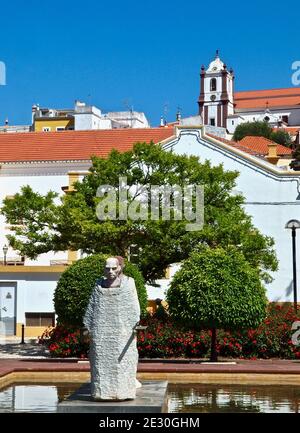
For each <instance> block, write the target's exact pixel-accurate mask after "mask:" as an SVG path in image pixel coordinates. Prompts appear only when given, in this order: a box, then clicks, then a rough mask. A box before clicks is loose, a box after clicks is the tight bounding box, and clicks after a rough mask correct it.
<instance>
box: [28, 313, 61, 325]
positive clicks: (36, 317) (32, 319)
mask: <svg viewBox="0 0 300 433" xmlns="http://www.w3.org/2000/svg"><path fill="white" fill-rule="evenodd" d="M25 323H26V326H54V325H55V313H25Z"/></svg>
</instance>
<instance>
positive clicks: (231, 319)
mask: <svg viewBox="0 0 300 433" xmlns="http://www.w3.org/2000/svg"><path fill="white" fill-rule="evenodd" d="M167 301H168V304H169V312H170V314H171V315H172V317H173V318H175V319H177V320H179V321H181V322H184V323H186V324H190V325H192V326H194V327H201V328H223V329H240V328H246V329H247V328H256V327H258V326H259V324H260V323H261V321H262V320H263V319H264V318H265V314H266V306H267V298H266V293H265V288H264V287H263V285H262V284H261V281H260V276H259V272H258V269H257V268H255V267H252V266H251V265H250V264H249V262H247V260H246V259H245V257H244V256H243V254H242V253H240V252H238V251H237V249H236V248H229V249H227V250H225V249H223V248H216V249H212V248H208V247H207V248H204V249H201V250H199V251H194V252H193V253H192V254H191V256H190V258H189V259H188V260H186V261H185V262H184V263H183V266H182V267H181V269H180V270H179V271H178V272H177V273H176V274H175V276H174V279H173V281H172V283H171V286H170V289H169V290H168V292H167Z"/></svg>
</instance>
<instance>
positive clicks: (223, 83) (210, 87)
mask: <svg viewBox="0 0 300 433" xmlns="http://www.w3.org/2000/svg"><path fill="white" fill-rule="evenodd" d="M233 81H234V74H233V70H232V69H230V70H229V71H228V70H227V66H226V65H225V63H223V62H222V61H221V59H220V57H219V52H218V50H217V52H216V56H215V59H214V60H213V61H212V62H210V64H209V67H208V68H207V69H206V70H205V67H204V66H202V67H201V72H200V95H199V99H198V104H199V114H200V116H201V117H202V121H203V124H204V125H211V126H220V127H223V128H226V123H227V117H228V116H229V115H230V114H234V101H233Z"/></svg>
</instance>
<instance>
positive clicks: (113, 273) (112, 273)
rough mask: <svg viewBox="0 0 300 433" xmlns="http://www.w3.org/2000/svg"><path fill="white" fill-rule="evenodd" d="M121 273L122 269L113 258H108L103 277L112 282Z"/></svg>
mask: <svg viewBox="0 0 300 433" xmlns="http://www.w3.org/2000/svg"><path fill="white" fill-rule="evenodd" d="M121 272H122V267H121V265H120V263H119V261H118V259H116V258H115V257H110V258H109V259H107V260H106V263H105V269H104V275H105V277H106V278H107V279H108V281H114V280H115V279H116V278H118V277H119V275H120V274H121Z"/></svg>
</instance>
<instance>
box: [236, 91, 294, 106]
mask: <svg viewBox="0 0 300 433" xmlns="http://www.w3.org/2000/svg"><path fill="white" fill-rule="evenodd" d="M234 102H235V104H236V105H235V108H236V109H243V108H266V107H267V106H268V107H285V106H291V105H300V88H299V87H291V88H287V89H271V90H251V91H243V92H235V94H234Z"/></svg>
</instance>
